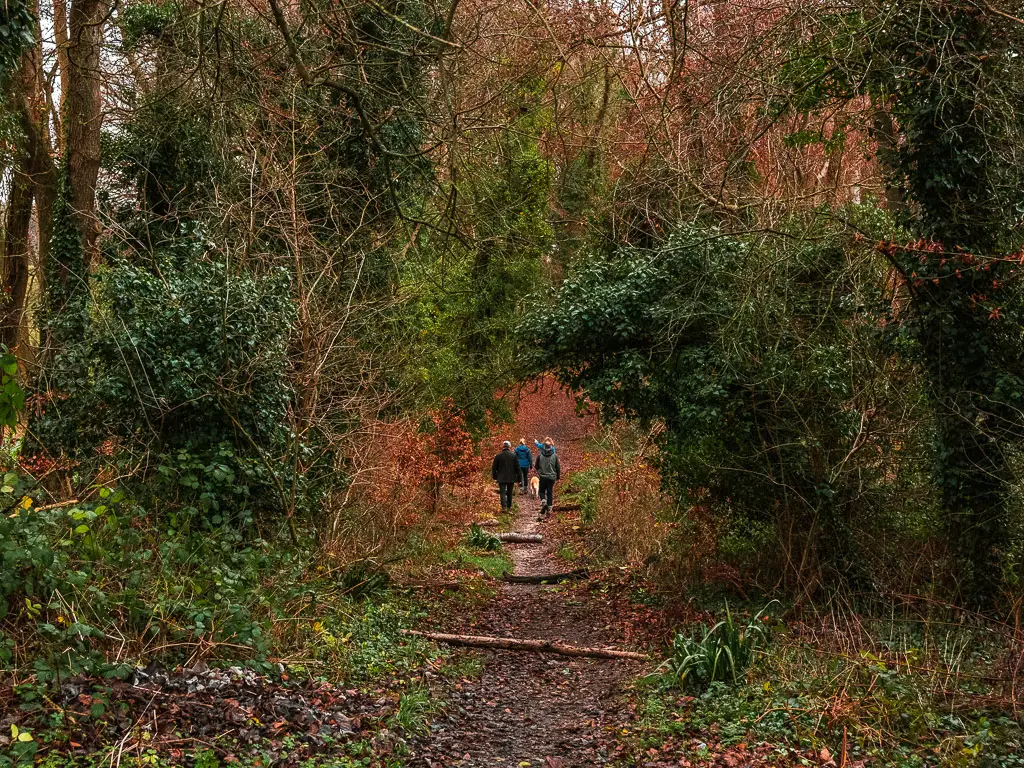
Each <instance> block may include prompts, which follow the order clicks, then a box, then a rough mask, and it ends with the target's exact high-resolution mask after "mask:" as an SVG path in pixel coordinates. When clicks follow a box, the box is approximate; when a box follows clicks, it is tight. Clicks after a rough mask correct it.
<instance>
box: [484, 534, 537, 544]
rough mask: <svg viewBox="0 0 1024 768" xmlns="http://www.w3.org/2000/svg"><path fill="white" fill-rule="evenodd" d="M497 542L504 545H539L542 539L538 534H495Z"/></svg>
mask: <svg viewBox="0 0 1024 768" xmlns="http://www.w3.org/2000/svg"><path fill="white" fill-rule="evenodd" d="M494 535H495V536H496V537H497V538H498V541H500V542H503V543H505V544H540V543H541V542H542V541H544V537H543V536H541V535H540V534H539V533H496V534H494Z"/></svg>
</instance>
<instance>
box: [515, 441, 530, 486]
mask: <svg viewBox="0 0 1024 768" xmlns="http://www.w3.org/2000/svg"><path fill="white" fill-rule="evenodd" d="M516 458H517V459H519V490H520V492H522V493H526V482H527V479H528V478H529V476H530V467H532V466H533V453H532V452H531V451H530V448H529V446H528V445H527V444H526V438H523V439H522V440H520V441H519V445H517V446H516Z"/></svg>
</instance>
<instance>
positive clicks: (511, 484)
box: [491, 437, 562, 517]
mask: <svg viewBox="0 0 1024 768" xmlns="http://www.w3.org/2000/svg"><path fill="white" fill-rule="evenodd" d="M533 444H534V445H535V446H536V447H537V456H536V458H534V455H533V451H531V450H530V446H528V445H527V444H526V438H523V439H522V440H520V441H519V445H517V446H516V448H515V450H512V443H511V442H510V441H508V440H506V441H505V442H503V443H502V444H501V451H500V452H499V453H498V455H497V456H495V457H494V461H493V462H492V463H491V477H492V478H493V479H494V480H495V481H496V482H497V483H498V493H499V495H500V496H501V511H502V512H504V511H506V510H509V509H512V491H513V489H514V488H515V487H516V486H517V485H518V486H519V490H520V492H521V493H524V494H525V493H527V490H528V489H529V492H530V493H531V495H532V494H534V493H536V495H538V496H540V514H541V517H543V516H544V515H546V514H547V513H548V512H550V511H551V507H552V506H553V504H554V500H553V497H554V491H555V482H556V481H557V480H560V479H561V478H562V467H561V465H560V464H559V463H558V454H557V452H556V451H555V444H554V442H553V441H552V440H551V438H550V437H545V438H544V442H543V443H542V442H540V441H539V440H534V441H533ZM531 469H533V470H534V471H535V472H536V473H537V474H536V475H535V476H534V477H533V478H531V477H530V470H531ZM534 483H536V491H534Z"/></svg>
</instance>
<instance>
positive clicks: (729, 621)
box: [666, 601, 775, 689]
mask: <svg viewBox="0 0 1024 768" xmlns="http://www.w3.org/2000/svg"><path fill="white" fill-rule="evenodd" d="M773 602H775V601H773ZM771 605H772V603H769V604H768V605H767V606H765V607H764V608H762V609H761V610H760V611H758V613H757V614H756V615H755V616H754V617H753V618H752V619H750V621H748V622H747V623H746V624H742V623H740V622H738V621H737V620H736V619H735V618H734V617H733V615H732V611H730V610H729V606H728V605H726V607H725V618H724V619H723V620H722V621H720V622H718V623H717V624H715V625H714V626H713V627H711V628H708V627H706V626H705V627H703V628H702V634H701V635H700V636H699V637H698V636H695V635H685V634H683V633H679V634H677V635H676V636H675V639H674V640H673V642H672V658H671V659H669V660H668V661H667V662H666V664H667V665H668V668H669V671H670V673H671V675H672V677H673V678H674V680H675V681H676V682H677V684H678V685H679V687H680V688H686V687H688V686H690V687H694V688H697V689H703V688H706V687H707V686H708V685H709V684H710V683H713V682H728V683H736V682H738V681H739V679H740V676H741V675H742V674H743V673H744V672H746V670H747V668H748V667H749V666H750V665H751V663H752V662H753V660H754V656H755V654H756V653H757V651H758V649H759V648H761V647H763V646H764V645H765V644H766V643H767V641H768V637H769V631H768V628H767V627H766V626H765V623H764V620H763V619H764V618H765V612H766V611H767V610H768V608H769V607H770V606H771Z"/></svg>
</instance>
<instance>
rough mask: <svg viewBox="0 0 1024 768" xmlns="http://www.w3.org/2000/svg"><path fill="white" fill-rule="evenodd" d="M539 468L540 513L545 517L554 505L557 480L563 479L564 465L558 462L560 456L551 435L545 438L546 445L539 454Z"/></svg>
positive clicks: (537, 466)
mask: <svg viewBox="0 0 1024 768" xmlns="http://www.w3.org/2000/svg"><path fill="white" fill-rule="evenodd" d="M534 467H535V468H536V470H537V477H538V478H539V479H540V489H539V490H540V514H541V516H542V517H543V516H544V515H546V514H547V513H548V512H550V511H551V507H552V506H553V505H554V500H553V498H552V497H553V495H554V490H555V481H556V480H561V479H562V467H561V465H560V464H559V463H558V456H557V455H556V454H555V445H554V443H552V442H551V438H550V437H546V438H544V445H542V446H541V449H540V453H538V454H537V463H536V464H535V465H534Z"/></svg>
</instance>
